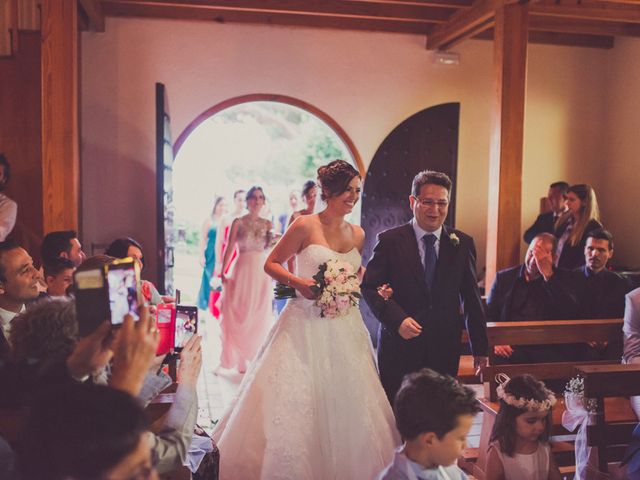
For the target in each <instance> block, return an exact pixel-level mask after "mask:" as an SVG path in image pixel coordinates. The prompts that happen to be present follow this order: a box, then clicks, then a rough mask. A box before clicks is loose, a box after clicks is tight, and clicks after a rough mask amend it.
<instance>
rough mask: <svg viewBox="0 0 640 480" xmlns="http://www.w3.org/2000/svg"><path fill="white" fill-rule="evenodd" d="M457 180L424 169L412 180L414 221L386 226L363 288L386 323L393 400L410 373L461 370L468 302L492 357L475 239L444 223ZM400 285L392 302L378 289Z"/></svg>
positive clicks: (383, 338)
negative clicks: (462, 311) (462, 338)
mask: <svg viewBox="0 0 640 480" xmlns="http://www.w3.org/2000/svg"><path fill="white" fill-rule="evenodd" d="M450 193H451V180H450V179H449V177H448V176H447V175H445V174H444V173H440V172H433V171H429V170H426V171H423V172H420V173H418V174H417V175H416V177H415V178H414V179H413V184H412V187H411V195H410V197H409V204H410V206H411V210H412V211H413V215H414V217H413V219H412V220H411V222H409V223H407V224H405V225H402V226H400V227H396V228H392V229H390V230H387V231H385V232H382V233H381V234H380V235H379V236H378V243H377V244H376V246H375V248H374V251H373V257H372V258H371V260H370V261H369V264H368V265H367V270H366V272H365V276H364V280H363V283H362V293H363V295H364V298H365V300H366V301H367V304H368V305H369V307H370V308H371V310H372V311H373V313H374V314H375V316H376V318H377V319H378V320H379V321H380V327H379V334H378V366H379V369H380V380H381V381H382V386H383V387H384V389H385V392H386V393H387V396H388V397H389V400H391V401H393V398H394V396H395V394H396V392H397V390H398V388H399V387H400V383H401V381H402V378H403V376H404V375H405V374H407V373H411V372H415V371H418V370H420V369H422V368H424V367H427V368H431V369H433V370H435V371H437V372H439V373H443V374H449V375H452V376H455V375H457V373H458V364H459V362H460V351H461V342H460V337H461V331H462V325H463V324H462V313H461V310H462V308H461V307H462V304H464V317H465V320H466V326H467V330H468V332H469V338H470V343H471V350H472V353H473V355H474V357H475V360H476V364H477V366H479V365H482V364H484V363H486V354H487V335H486V325H485V318H484V312H483V309H482V303H481V300H480V295H479V293H478V288H477V284H476V249H475V245H474V242H473V239H472V238H471V237H470V236H468V235H466V234H464V233H462V232H461V231H459V230H455V229H453V228H449V227H446V226H444V225H443V224H444V221H445V218H446V217H447V213H448V208H449V196H450ZM385 284H388V285H390V286H391V288H392V289H393V295H392V296H391V298H389V299H387V300H385V298H383V296H381V295H379V294H378V287H380V286H382V285H385Z"/></svg>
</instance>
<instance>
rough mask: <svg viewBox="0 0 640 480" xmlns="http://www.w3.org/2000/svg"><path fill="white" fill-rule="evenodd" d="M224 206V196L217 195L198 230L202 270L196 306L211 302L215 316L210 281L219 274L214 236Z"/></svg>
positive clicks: (206, 305)
mask: <svg viewBox="0 0 640 480" xmlns="http://www.w3.org/2000/svg"><path fill="white" fill-rule="evenodd" d="M225 207H226V205H225V201H224V198H223V197H217V198H216V199H215V201H214V203H213V208H212V209H211V215H209V217H208V218H207V219H206V220H205V221H204V223H203V224H202V231H201V232H200V251H201V252H202V253H201V255H202V256H201V259H200V263H201V265H202V266H203V270H202V282H201V284H200V292H199V293H198V308H199V309H200V310H206V309H207V307H209V305H210V303H211V304H212V305H211V312H212V313H213V316H214V317H216V318H218V316H219V312H218V310H217V307H216V306H215V300H217V297H216V295H215V292H214V295H213V298H212V295H211V281H212V280H213V279H214V275H216V274H218V275H219V274H220V272H216V271H215V268H216V266H217V264H219V263H220V252H219V251H216V237H217V235H218V225H220V220H222V217H223V215H224V214H225ZM218 245H219V244H218ZM216 313H217V314H216Z"/></svg>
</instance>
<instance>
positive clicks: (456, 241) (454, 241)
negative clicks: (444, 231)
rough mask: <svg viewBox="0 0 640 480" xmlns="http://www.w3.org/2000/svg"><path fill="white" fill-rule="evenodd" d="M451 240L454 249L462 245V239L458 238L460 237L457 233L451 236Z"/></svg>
mask: <svg viewBox="0 0 640 480" xmlns="http://www.w3.org/2000/svg"><path fill="white" fill-rule="evenodd" d="M449 240H451V243H452V244H453V246H454V247H457V246H458V245H460V239H459V238H458V235H456V234H455V233H450V234H449Z"/></svg>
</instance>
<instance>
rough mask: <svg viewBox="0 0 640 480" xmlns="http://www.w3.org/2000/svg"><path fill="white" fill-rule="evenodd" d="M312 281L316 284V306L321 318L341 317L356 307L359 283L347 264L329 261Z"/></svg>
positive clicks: (351, 267)
mask: <svg viewBox="0 0 640 480" xmlns="http://www.w3.org/2000/svg"><path fill="white" fill-rule="evenodd" d="M313 279H314V280H315V281H316V282H317V286H316V288H317V289H318V296H317V298H316V305H317V306H318V307H320V316H321V317H329V318H335V317H341V316H343V315H346V313H347V312H348V311H349V310H350V309H351V307H355V306H357V305H358V300H359V299H360V297H361V295H360V283H359V281H358V275H357V274H356V272H354V270H353V266H352V265H351V264H350V263H349V262H344V261H341V260H329V261H327V262H325V263H323V264H322V265H320V268H319V270H318V273H316V274H315V275H314V276H313Z"/></svg>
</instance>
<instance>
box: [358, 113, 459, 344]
mask: <svg viewBox="0 0 640 480" xmlns="http://www.w3.org/2000/svg"><path fill="white" fill-rule="evenodd" d="M459 119H460V104H459V103H445V104H442V105H436V106H434V107H430V108H427V109H425V110H422V111H420V112H418V113H416V114H414V115H412V116H411V117H409V118H407V119H406V120H405V121H403V122H402V123H401V124H400V125H398V126H397V127H396V128H394V129H393V131H392V132H391V133H390V134H389V135H388V136H387V138H385V139H384V141H383V142H382V144H381V145H380V147H379V148H378V150H377V152H376V154H375V155H374V157H373V160H372V161H371V164H370V165H369V170H368V171H367V175H366V178H365V182H364V190H363V193H362V221H361V225H362V228H364V230H365V232H366V235H367V236H366V241H365V245H364V249H363V252H362V257H363V263H364V264H366V262H367V261H368V260H369V258H370V257H371V254H372V252H373V247H374V246H375V243H376V237H377V235H378V234H379V233H380V232H383V231H385V230H388V229H390V228H393V227H396V226H398V225H402V224H403V223H406V222H408V221H409V220H410V219H411V217H412V213H411V209H410V208H409V195H410V194H411V182H412V180H413V177H414V176H415V175H416V173H418V172H419V171H421V170H425V169H430V170H438V171H441V172H444V173H446V174H447V175H449V177H451V180H452V181H453V190H452V192H451V203H450V206H449V216H448V217H447V220H446V222H445V223H446V224H447V225H450V226H452V227H453V226H455V215H456V208H455V207H456V195H455V188H456V174H457V165H458V124H459ZM361 310H362V314H363V317H364V319H365V323H366V325H367V328H368V329H369V332H370V333H371V336H372V338H373V339H374V342H375V340H376V339H377V331H378V320H377V319H376V318H375V317H374V316H373V314H372V313H371V311H370V310H369V308H368V307H367V305H366V303H365V302H361Z"/></svg>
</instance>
